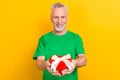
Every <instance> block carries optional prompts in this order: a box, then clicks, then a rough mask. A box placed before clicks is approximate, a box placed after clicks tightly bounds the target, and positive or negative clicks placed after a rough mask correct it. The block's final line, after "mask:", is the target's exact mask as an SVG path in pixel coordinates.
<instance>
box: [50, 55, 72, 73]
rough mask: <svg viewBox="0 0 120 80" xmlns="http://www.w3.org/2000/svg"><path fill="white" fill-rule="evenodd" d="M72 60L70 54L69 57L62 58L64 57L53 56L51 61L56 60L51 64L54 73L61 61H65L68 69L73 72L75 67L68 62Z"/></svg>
mask: <svg viewBox="0 0 120 80" xmlns="http://www.w3.org/2000/svg"><path fill="white" fill-rule="evenodd" d="M70 58H71V56H70V54H67V55H65V56H62V57H58V56H56V55H53V56H52V58H51V59H52V60H54V61H53V62H52V63H51V69H52V70H53V71H54V72H56V68H57V65H58V64H59V62H60V61H63V62H64V63H65V64H66V66H67V67H68V69H69V70H71V69H72V67H74V65H73V63H72V62H70V61H69V60H67V59H70Z"/></svg>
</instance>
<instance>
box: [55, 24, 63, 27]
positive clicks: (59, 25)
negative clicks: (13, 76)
mask: <svg viewBox="0 0 120 80" xmlns="http://www.w3.org/2000/svg"><path fill="white" fill-rule="evenodd" d="M63 26H64V24H56V27H58V28H62V27H63Z"/></svg>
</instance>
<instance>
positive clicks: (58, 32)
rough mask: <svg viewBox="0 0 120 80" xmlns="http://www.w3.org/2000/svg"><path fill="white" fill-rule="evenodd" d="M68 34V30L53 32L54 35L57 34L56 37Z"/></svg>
mask: <svg viewBox="0 0 120 80" xmlns="http://www.w3.org/2000/svg"><path fill="white" fill-rule="evenodd" d="M66 32H67V30H66V29H65V30H63V31H55V30H53V33H54V34H56V35H63V34H65V33H66Z"/></svg>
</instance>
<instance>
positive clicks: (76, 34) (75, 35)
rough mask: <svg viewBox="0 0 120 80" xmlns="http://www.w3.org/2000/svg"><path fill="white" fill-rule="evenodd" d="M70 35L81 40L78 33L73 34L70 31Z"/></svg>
mask: <svg viewBox="0 0 120 80" xmlns="http://www.w3.org/2000/svg"><path fill="white" fill-rule="evenodd" d="M69 33H70V34H71V35H72V36H73V37H74V38H81V36H80V35H79V34H78V33H76V32H72V31H69Z"/></svg>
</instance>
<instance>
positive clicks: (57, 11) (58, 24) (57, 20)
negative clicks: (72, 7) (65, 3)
mask: <svg viewBox="0 0 120 80" xmlns="http://www.w3.org/2000/svg"><path fill="white" fill-rule="evenodd" d="M67 16H68V14H67V10H66V8H64V7H61V8H54V9H53V11H52V14H51V20H52V23H53V25H54V30H55V31H57V32H61V31H64V30H65V28H66V22H67V19H68V17H67Z"/></svg>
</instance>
